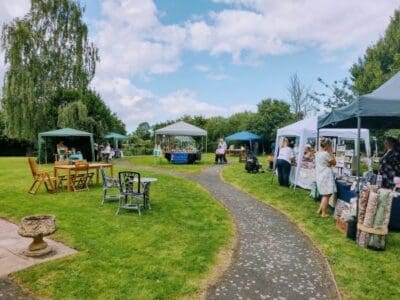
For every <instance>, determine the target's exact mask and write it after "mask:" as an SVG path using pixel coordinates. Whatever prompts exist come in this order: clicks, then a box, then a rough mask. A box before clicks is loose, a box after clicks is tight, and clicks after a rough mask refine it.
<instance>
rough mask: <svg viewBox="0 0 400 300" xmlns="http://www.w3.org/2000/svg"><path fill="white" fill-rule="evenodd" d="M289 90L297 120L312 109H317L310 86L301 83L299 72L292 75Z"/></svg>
mask: <svg viewBox="0 0 400 300" xmlns="http://www.w3.org/2000/svg"><path fill="white" fill-rule="evenodd" d="M287 90H288V92H289V96H290V107H291V109H292V112H293V114H294V119H295V120H301V119H303V118H304V117H305V116H306V115H307V114H308V113H309V112H310V111H311V110H313V109H316V107H315V105H314V101H313V98H311V97H310V96H309V88H307V87H306V86H305V85H304V84H302V83H301V81H300V79H299V77H298V76H297V73H294V74H293V75H292V76H290V79H289V86H288V87H287Z"/></svg>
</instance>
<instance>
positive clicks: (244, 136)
mask: <svg viewBox="0 0 400 300" xmlns="http://www.w3.org/2000/svg"><path fill="white" fill-rule="evenodd" d="M224 140H225V141H226V142H232V141H238V142H247V143H249V150H250V152H253V143H254V142H259V141H261V136H258V135H256V134H254V133H252V132H248V131H240V132H236V133H234V134H231V135H229V136H227V137H226V138H225V139H224Z"/></svg>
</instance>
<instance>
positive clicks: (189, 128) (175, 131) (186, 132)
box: [154, 121, 207, 152]
mask: <svg viewBox="0 0 400 300" xmlns="http://www.w3.org/2000/svg"><path fill="white" fill-rule="evenodd" d="M157 135H166V136H202V137H203V136H205V137H206V147H205V149H206V152H207V131H205V130H204V129H201V128H199V127H196V126H194V125H191V124H188V123H186V122H183V121H179V122H176V123H174V124H171V125H169V126H166V127H164V128H160V129H157V130H156V131H155V134H154V143H155V144H156V138H157Z"/></svg>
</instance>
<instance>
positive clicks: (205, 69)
mask: <svg viewBox="0 0 400 300" xmlns="http://www.w3.org/2000/svg"><path fill="white" fill-rule="evenodd" d="M194 69H195V70H196V71H199V72H202V73H207V72H208V71H210V67H208V66H205V65H195V66H194Z"/></svg>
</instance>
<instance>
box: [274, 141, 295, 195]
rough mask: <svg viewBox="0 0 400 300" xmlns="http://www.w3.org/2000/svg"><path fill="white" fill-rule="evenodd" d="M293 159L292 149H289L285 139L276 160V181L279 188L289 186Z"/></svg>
mask: <svg viewBox="0 0 400 300" xmlns="http://www.w3.org/2000/svg"><path fill="white" fill-rule="evenodd" d="M293 159H294V153H293V149H292V148H291V147H289V140H288V138H286V137H285V138H284V139H283V141H282V144H281V147H280V148H279V154H278V157H277V160H276V168H277V170H278V181H279V185H281V186H287V187H288V186H289V175H290V169H291V163H292V160H293Z"/></svg>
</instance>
